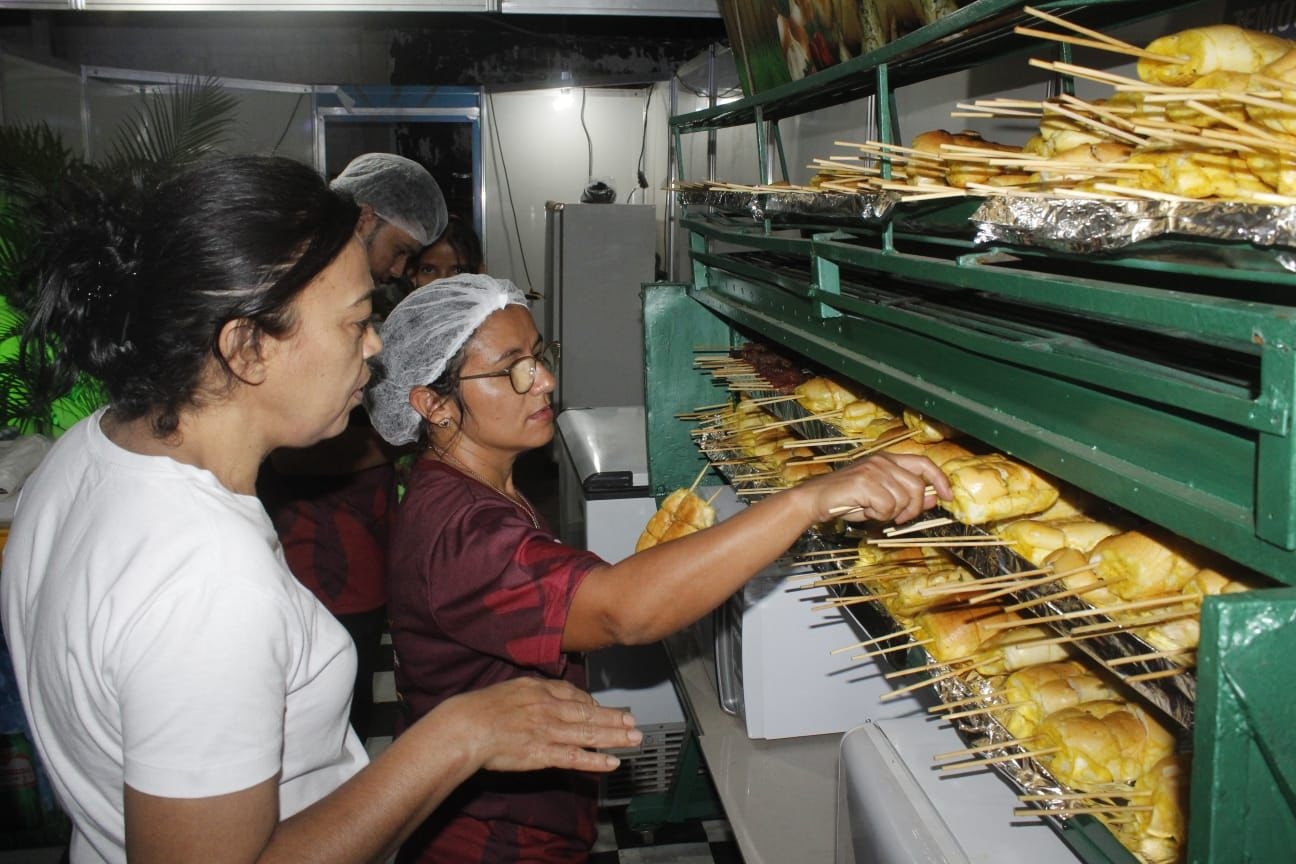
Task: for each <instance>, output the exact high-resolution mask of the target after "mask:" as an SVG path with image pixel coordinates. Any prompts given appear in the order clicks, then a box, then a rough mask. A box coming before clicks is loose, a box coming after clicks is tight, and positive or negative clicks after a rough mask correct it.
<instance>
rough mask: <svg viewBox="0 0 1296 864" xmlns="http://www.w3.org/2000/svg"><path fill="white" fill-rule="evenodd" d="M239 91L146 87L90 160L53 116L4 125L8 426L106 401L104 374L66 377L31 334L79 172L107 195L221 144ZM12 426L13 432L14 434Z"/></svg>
mask: <svg viewBox="0 0 1296 864" xmlns="http://www.w3.org/2000/svg"><path fill="white" fill-rule="evenodd" d="M237 105H238V101H237V99H236V98H235V97H234V96H232V95H230V94H229V93H227V92H225V91H224V90H223V89H222V88H221V87H220V86H219V85H218V84H217V83H216V82H213V81H210V80H209V81H190V82H186V83H183V84H180V85H178V86H177V87H175V88H174V89H173V90H171V91H170V92H168V93H164V94H141V96H140V104H139V105H137V106H136V108H135V110H134V111H133V112H132V113H131V114H130V115H129V116H128V117H127V118H126V119H125V120H123V121H122V123H121V124H120V125H119V126H118V128H117V130H116V132H115V134H114V136H113V138H112V140H111V142H110V144H109V146H108V147H107V148H105V150H104V154H105V155H104V156H103V158H101V159H97V160H94V161H86V160H83V159H81V158H79V157H78V156H76V155H75V154H73V153H72V151H71V150H70V149H68V148H67V147H66V146H65V145H64V143H63V141H62V140H61V139H60V138H59V136H58V135H57V134H55V133H54V132H53V131H51V129H50V128H49V126H48V125H46V124H44V123H38V124H23V125H13V126H0V427H3V428H6V429H10V430H17V431H18V432H19V433H23V434H26V433H41V434H45V435H50V436H54V435H57V434H59V433H60V432H62V431H63V430H64V429H66V428H67V427H68V426H70V425H72V424H73V423H75V422H76V421H77V420H79V419H80V418H82V417H84V416H85V415H87V414H89V413H90V412H91V411H93V410H94V409H95V408H96V407H98V406H99V405H100V404H102V402H103V395H102V392H101V390H100V388H99V386H98V383H97V382H95V381H94V380H92V379H89V378H86V377H84V376H83V377H81V378H79V379H77V380H70V381H69V380H64V379H62V378H61V377H60V376H58V375H56V374H55V373H54V371H53V370H52V368H51V364H49V363H48V362H44V361H46V360H47V359H48V358H49V357H50V356H52V346H49V345H37V344H33V343H30V342H28V343H24V342H23V340H22V335H23V333H24V331H25V330H26V328H27V323H28V321H29V320H30V318H31V314H32V311H33V309H34V303H35V298H36V286H37V285H38V284H39V280H40V276H41V273H42V271H43V269H44V265H45V263H46V262H45V260H44V257H43V256H44V255H45V254H46V253H45V244H44V243H42V238H43V237H44V236H45V233H46V231H47V229H48V227H49V222H50V214H51V208H52V207H53V206H54V205H56V204H58V205H59V206H76V205H75V203H73V204H71V205H69V204H68V202H67V201H66V200H64V199H65V198H66V197H67V196H66V194H65V193H66V192H67V191H68V189H69V186H70V181H71V180H72V179H73V178H75V181H76V185H77V187H78V188H84V187H85V186H86V185H87V184H89V185H90V186H92V187H97V188H99V189H101V190H103V191H104V192H105V193H107V194H115V193H118V192H119V191H120V190H122V189H123V188H127V187H129V186H135V187H139V186H143V185H146V184H148V183H149V182H150V179H151V178H153V177H156V176H159V175H160V174H163V173H165V172H167V171H170V170H173V169H174V168H176V167H177V166H181V165H184V164H186V163H188V162H192V161H194V160H196V159H200V158H202V157H203V156H206V155H208V154H210V153H212V152H215V151H216V150H217V149H218V148H219V147H220V146H221V145H222V144H223V143H224V141H225V140H226V138H227V137H228V135H229V132H230V129H231V126H232V124H233V121H234V111H235V109H236V107H237ZM11 434H12V433H11Z"/></svg>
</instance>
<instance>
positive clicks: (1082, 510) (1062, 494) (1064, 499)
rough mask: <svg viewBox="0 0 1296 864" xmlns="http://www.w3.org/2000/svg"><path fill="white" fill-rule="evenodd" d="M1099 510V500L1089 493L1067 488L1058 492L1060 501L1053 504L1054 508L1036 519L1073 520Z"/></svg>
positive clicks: (1045, 511) (1050, 508)
mask: <svg viewBox="0 0 1296 864" xmlns="http://www.w3.org/2000/svg"><path fill="white" fill-rule="evenodd" d="M1096 509H1098V500H1097V499H1096V498H1094V497H1093V496H1092V495H1089V494H1088V493H1087V492H1081V491H1080V490H1079V489H1076V488H1075V487H1067V488H1065V489H1060V490H1058V499H1057V500H1056V501H1054V502H1053V506H1051V507H1049V508H1048V509H1047V510H1044V511H1043V512H1041V513H1039V514H1038V515H1037V516H1035V517H1034V518H1036V519H1046V520H1050V521H1051V520H1053V519H1072V518H1075V517H1078V516H1084V515H1085V514H1086V513H1088V512H1092V511H1094V510H1096Z"/></svg>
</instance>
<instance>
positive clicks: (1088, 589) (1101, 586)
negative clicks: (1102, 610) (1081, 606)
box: [1044, 547, 1120, 606]
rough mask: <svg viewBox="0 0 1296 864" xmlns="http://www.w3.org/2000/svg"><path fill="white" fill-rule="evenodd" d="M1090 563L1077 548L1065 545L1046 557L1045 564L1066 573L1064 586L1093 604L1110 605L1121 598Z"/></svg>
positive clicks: (1056, 571) (1063, 578)
mask: <svg viewBox="0 0 1296 864" xmlns="http://www.w3.org/2000/svg"><path fill="white" fill-rule="evenodd" d="M1086 564H1089V558H1088V556H1086V555H1085V554H1084V553H1082V552H1080V551H1079V550H1077V549H1071V548H1069V547H1064V548H1062V549H1059V550H1058V551H1056V552H1054V553H1053V554H1052V555H1050V556H1048V557H1047V558H1045V559H1044V566H1046V567H1050V568H1052V570H1053V572H1054V573H1066V574H1067V575H1066V576H1063V577H1062V587H1063V588H1065V589H1066V590H1067V591H1074V592H1076V596H1077V597H1079V598H1080V599H1081V600H1083V601H1084V602H1086V603H1088V604H1089V605H1091V606H1109V605H1111V604H1113V603H1119V602H1120V598H1119V597H1117V596H1116V595H1115V594H1113V593H1112V592H1111V591H1109V590H1108V589H1107V583H1106V582H1104V581H1103V580H1102V578H1101V577H1100V576H1099V575H1098V568H1097V567H1096V566H1091V567H1089V568H1088V569H1085V565H1086Z"/></svg>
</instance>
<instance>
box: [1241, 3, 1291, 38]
mask: <svg viewBox="0 0 1296 864" xmlns="http://www.w3.org/2000/svg"><path fill="white" fill-rule="evenodd" d="M1224 20H1225V21H1227V22H1228V23H1230V24H1236V25H1237V26H1239V27H1244V28H1246V29H1247V30H1259V31H1260V32H1262V33H1273V34H1274V35H1276V36H1282V37H1283V38H1285V39H1296V0H1232V2H1230V3H1229V5H1228V13H1227V15H1226V16H1225V18H1224Z"/></svg>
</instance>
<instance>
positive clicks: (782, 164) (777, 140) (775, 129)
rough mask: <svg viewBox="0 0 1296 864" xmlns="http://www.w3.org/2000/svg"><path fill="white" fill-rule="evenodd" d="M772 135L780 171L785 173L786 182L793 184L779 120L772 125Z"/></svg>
mask: <svg viewBox="0 0 1296 864" xmlns="http://www.w3.org/2000/svg"><path fill="white" fill-rule="evenodd" d="M770 134H771V135H773V137H774V149H775V151H776V152H777V153H778V160H779V170H780V171H782V172H783V179H784V181H786V182H788V183H791V182H792V177H791V176H790V175H789V174H788V164H787V154H786V153H784V152H783V133H782V132H781V131H780V130H779V124H778V121H777V120H775V121H774V122H772V123H770Z"/></svg>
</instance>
